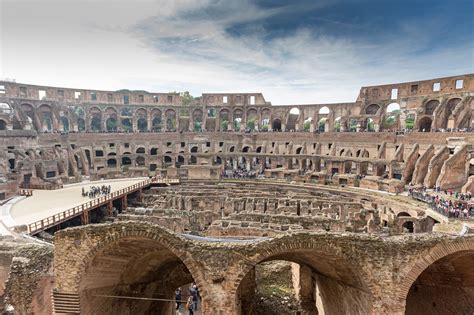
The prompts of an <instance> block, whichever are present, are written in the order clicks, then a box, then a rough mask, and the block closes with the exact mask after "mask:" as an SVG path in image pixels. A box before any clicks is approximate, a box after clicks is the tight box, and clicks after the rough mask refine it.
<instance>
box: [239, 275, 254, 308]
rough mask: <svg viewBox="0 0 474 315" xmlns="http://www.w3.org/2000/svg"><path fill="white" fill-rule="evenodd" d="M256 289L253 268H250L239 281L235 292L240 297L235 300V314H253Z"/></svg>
mask: <svg viewBox="0 0 474 315" xmlns="http://www.w3.org/2000/svg"><path fill="white" fill-rule="evenodd" d="M256 289H257V283H256V282H255V268H252V269H251V270H250V271H249V272H248V273H247V275H246V276H245V277H244V278H243V279H242V282H241V283H240V286H239V289H238V294H237V295H238V296H239V297H240V299H239V300H238V301H237V309H236V314H242V315H246V314H254V311H255V290H256ZM239 311H240V312H239Z"/></svg>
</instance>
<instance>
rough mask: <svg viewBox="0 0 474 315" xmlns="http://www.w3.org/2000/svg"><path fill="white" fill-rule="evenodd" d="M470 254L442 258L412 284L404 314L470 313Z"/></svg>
mask: <svg viewBox="0 0 474 315" xmlns="http://www.w3.org/2000/svg"><path fill="white" fill-rule="evenodd" d="M472 266H474V251H473V250H464V251H458V252H455V253H453V254H450V255H447V256H444V257H443V258H441V259H438V260H437V261H435V262H434V263H432V264H431V265H430V266H428V267H427V268H426V269H425V270H424V271H423V272H422V273H421V274H420V275H419V276H418V277H417V278H416V280H415V281H414V282H413V284H412V285H411V287H410V290H409V292H408V295H407V299H406V306H405V314H407V315H415V314H434V315H442V314H471V313H472V310H474V268H472Z"/></svg>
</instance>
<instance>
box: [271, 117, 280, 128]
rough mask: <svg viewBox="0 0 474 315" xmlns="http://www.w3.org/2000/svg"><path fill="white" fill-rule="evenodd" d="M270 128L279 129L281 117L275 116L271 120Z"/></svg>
mask: <svg viewBox="0 0 474 315" xmlns="http://www.w3.org/2000/svg"><path fill="white" fill-rule="evenodd" d="M272 130H273V131H281V119H280V118H275V119H273V121H272Z"/></svg>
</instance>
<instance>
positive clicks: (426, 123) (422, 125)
mask: <svg viewBox="0 0 474 315" xmlns="http://www.w3.org/2000/svg"><path fill="white" fill-rule="evenodd" d="M432 123H433V119H431V117H429V116H423V117H421V118H420V120H419V121H418V130H419V131H426V132H428V131H431V127H432Z"/></svg>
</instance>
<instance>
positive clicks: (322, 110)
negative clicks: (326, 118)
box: [318, 106, 331, 115]
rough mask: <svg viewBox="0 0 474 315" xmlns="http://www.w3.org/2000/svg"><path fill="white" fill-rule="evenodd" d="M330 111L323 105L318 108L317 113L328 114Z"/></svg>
mask: <svg viewBox="0 0 474 315" xmlns="http://www.w3.org/2000/svg"><path fill="white" fill-rule="evenodd" d="M330 112H331V110H330V109H329V107H327V106H323V107H321V108H320V109H319V112H318V114H319V115H329V113H330Z"/></svg>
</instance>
